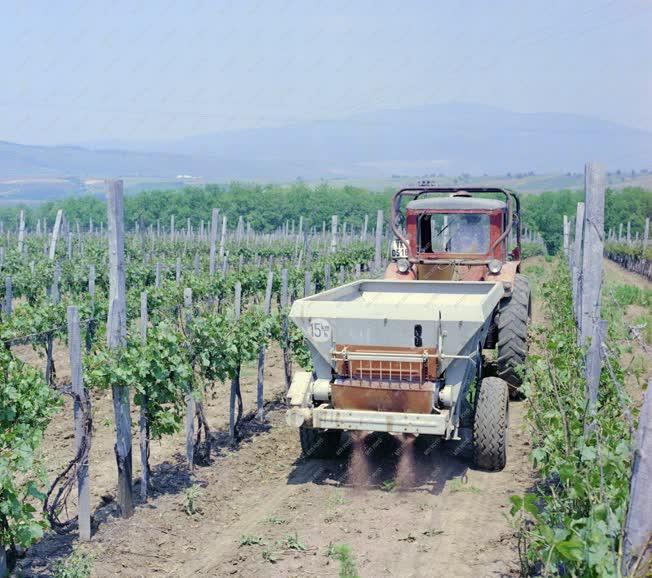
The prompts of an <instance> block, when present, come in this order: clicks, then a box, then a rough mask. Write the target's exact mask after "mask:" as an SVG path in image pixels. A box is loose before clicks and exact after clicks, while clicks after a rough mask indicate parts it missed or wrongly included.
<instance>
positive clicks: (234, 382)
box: [229, 281, 242, 443]
mask: <svg viewBox="0 0 652 578" xmlns="http://www.w3.org/2000/svg"><path fill="white" fill-rule="evenodd" d="M234 301H235V304H234V312H235V321H236V323H237V322H238V321H239V320H240V311H241V307H242V285H241V284H240V281H238V282H237V283H236V284H235V299H234ZM236 397H237V398H238V403H239V404H240V415H241V414H242V398H241V397H240V363H238V366H237V368H236V370H235V374H234V375H233V376H232V377H231V396H230V400H229V436H230V437H231V443H235V434H236V418H235V401H236Z"/></svg>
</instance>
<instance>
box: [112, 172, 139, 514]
mask: <svg viewBox="0 0 652 578" xmlns="http://www.w3.org/2000/svg"><path fill="white" fill-rule="evenodd" d="M106 185H107V216H108V239H109V314H108V319H107V324H106V339H107V344H108V346H109V348H110V349H112V350H114V351H115V352H116V353H117V352H118V351H119V350H120V349H121V348H122V347H124V345H125V341H126V336H127V303H126V288H125V258H124V220H123V219H124V206H123V202H124V201H123V189H122V181H119V180H118V181H107V183H106ZM111 391H112V394H113V412H114V414H115V432H116V443H115V458H116V462H117V466H118V506H119V507H120V512H121V514H122V517H123V518H129V517H130V516H131V515H132V514H133V512H134V506H133V495H132V492H133V488H132V457H131V451H132V450H131V413H130V409H129V389H128V388H127V386H125V385H121V384H113V385H112V386H111Z"/></svg>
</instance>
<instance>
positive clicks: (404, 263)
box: [396, 259, 410, 273]
mask: <svg viewBox="0 0 652 578" xmlns="http://www.w3.org/2000/svg"><path fill="white" fill-rule="evenodd" d="M396 267H397V268H398V270H399V272H400V273H407V272H408V271H409V270H410V262H409V261H408V260H407V259H399V260H398V261H397V263H396Z"/></svg>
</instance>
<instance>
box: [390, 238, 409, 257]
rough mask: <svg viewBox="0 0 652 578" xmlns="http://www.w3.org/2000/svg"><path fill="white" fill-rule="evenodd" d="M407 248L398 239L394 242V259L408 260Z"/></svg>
mask: <svg viewBox="0 0 652 578" xmlns="http://www.w3.org/2000/svg"><path fill="white" fill-rule="evenodd" d="M407 256H408V254H407V247H406V246H405V245H404V244H403V243H402V242H401V241H399V240H398V239H394V240H393V241H392V259H407Z"/></svg>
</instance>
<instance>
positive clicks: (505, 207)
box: [385, 187, 521, 291]
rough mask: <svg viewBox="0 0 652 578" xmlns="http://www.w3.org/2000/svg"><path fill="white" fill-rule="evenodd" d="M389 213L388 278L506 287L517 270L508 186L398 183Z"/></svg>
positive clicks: (516, 233) (514, 201)
mask: <svg viewBox="0 0 652 578" xmlns="http://www.w3.org/2000/svg"><path fill="white" fill-rule="evenodd" d="M480 195H482V196H480ZM496 197H502V198H496ZM404 198H407V199H409V201H408V202H407V206H406V207H405V211H404V212H403V211H402V202H403V200H404ZM391 219H392V220H391V225H392V231H393V233H394V237H395V239H394V242H393V244H392V260H393V262H392V263H391V264H390V265H389V267H388V269H387V271H386V274H385V277H386V278H392V279H422V280H459V281H485V280H486V281H494V282H495V281H502V282H503V283H504V284H505V289H506V290H507V291H509V290H510V289H511V285H512V284H513V282H514V277H515V275H516V273H517V272H519V271H520V259H521V233H520V203H519V200H518V197H517V196H516V195H515V194H514V193H512V192H511V191H509V190H507V189H501V188H485V187H483V188H464V189H462V188H432V187H418V188H407V189H401V190H400V191H398V192H397V193H396V194H395V195H394V199H393V202H392V218H391Z"/></svg>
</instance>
